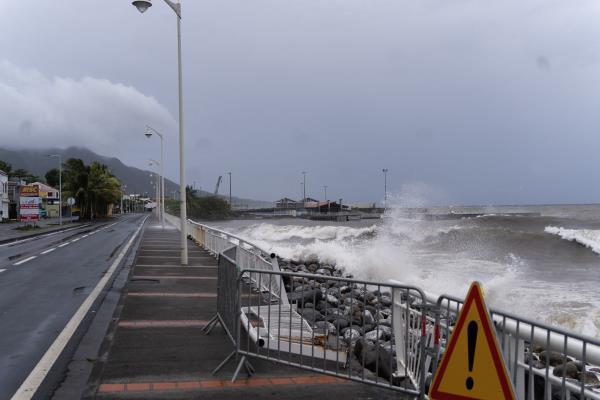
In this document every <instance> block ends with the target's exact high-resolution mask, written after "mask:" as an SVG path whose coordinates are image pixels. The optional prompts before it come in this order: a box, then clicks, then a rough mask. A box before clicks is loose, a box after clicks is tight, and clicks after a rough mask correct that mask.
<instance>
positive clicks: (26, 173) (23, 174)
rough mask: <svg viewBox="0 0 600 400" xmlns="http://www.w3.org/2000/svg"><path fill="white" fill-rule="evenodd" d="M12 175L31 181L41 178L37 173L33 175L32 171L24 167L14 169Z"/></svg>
mask: <svg viewBox="0 0 600 400" xmlns="http://www.w3.org/2000/svg"><path fill="white" fill-rule="evenodd" d="M11 176H16V177H17V178H19V179H22V180H24V181H26V182H29V183H31V182H35V181H38V180H39V179H40V178H38V177H37V176H36V175H33V174H32V173H31V172H29V171H27V170H26V169H23V168H18V169H15V170H14V171H12V173H11Z"/></svg>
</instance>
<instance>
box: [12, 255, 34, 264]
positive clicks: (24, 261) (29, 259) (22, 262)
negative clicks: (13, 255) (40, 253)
mask: <svg viewBox="0 0 600 400" xmlns="http://www.w3.org/2000/svg"><path fill="white" fill-rule="evenodd" d="M34 258H37V256H31V257H27V258H26V259H24V260H21V261H19V262H16V263H14V264H13V265H21V264H25V263H26V262H27V261H31V260H33V259H34Z"/></svg>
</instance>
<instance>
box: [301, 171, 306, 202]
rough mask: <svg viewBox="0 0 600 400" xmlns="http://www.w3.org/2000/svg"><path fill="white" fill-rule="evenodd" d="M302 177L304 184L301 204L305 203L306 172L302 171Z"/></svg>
mask: <svg viewBox="0 0 600 400" xmlns="http://www.w3.org/2000/svg"><path fill="white" fill-rule="evenodd" d="M302 175H303V176H304V181H303V182H304V183H303V184H302V202H303V203H306V171H302Z"/></svg>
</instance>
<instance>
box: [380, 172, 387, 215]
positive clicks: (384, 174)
mask: <svg viewBox="0 0 600 400" xmlns="http://www.w3.org/2000/svg"><path fill="white" fill-rule="evenodd" d="M381 171H382V172H383V209H384V210H386V209H387V173H388V169H387V168H384V169H382V170H381Z"/></svg>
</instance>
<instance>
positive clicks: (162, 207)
mask: <svg viewBox="0 0 600 400" xmlns="http://www.w3.org/2000/svg"><path fill="white" fill-rule="evenodd" d="M154 133H156V135H157V136H158V137H159V138H160V198H161V203H160V223H161V225H162V228H163V230H164V229H165V146H164V138H163V135H162V133H160V132H159V131H157V130H156V129H154V128H152V127H151V126H148V125H146V131H145V133H144V135H146V137H147V138H150V137H152V134H154Z"/></svg>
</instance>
